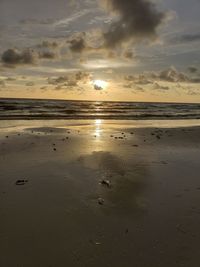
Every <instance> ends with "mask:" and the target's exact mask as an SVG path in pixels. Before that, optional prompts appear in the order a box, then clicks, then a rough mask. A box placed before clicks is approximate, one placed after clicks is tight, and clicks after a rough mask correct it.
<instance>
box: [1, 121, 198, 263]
mask: <svg viewBox="0 0 200 267" xmlns="http://www.w3.org/2000/svg"><path fill="white" fill-rule="evenodd" d="M177 125H179V126H180V127H178V128H173V127H171V126H170V125H167V123H164V122H162V123H158V124H157V125H156V127H155V125H153V124H152V123H148V122H146V124H144V125H142V126H141V125H140V126H139V124H138V122H137V125H135V124H134V123H133V122H129V123H127V124H126V123H124V124H122V123H108V122H107V123H104V122H102V121H100V120H97V121H95V122H93V123H91V122H90V123H85V122H83V123H80V122H79V123H76V122H72V123H70V124H69V123H66V122H62V123H61V122H39V121H34V122H33V121H28V122H23V121H13V122H12V121H10V122H6V121H1V122H0V126H1V131H0V218H1V220H0V266H1V267H66V266H67V267H72V266H73V267H79V266H80V267H90V266H94V267H100V266H101V267H132V266H134V267H179V266H180V267H181V266H186V267H199V266H200V257H199V248H200V241H199V240H200V227H199V225H200V206H199V203H200V164H199V159H200V127H199V126H198V127H197V126H196V127H191V126H190V127H189V125H190V124H189V123H188V124H187V122H186V123H185V124H183V123H182V127H181V124H177ZM136 126H137V127H136ZM173 126H176V122H173ZM183 126H184V127H183ZM186 126H188V127H186Z"/></svg>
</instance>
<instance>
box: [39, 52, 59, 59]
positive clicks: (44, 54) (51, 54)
mask: <svg viewBox="0 0 200 267" xmlns="http://www.w3.org/2000/svg"><path fill="white" fill-rule="evenodd" d="M38 56H39V58H41V59H42V58H43V59H55V58H57V54H56V53H55V52H53V51H40V52H38Z"/></svg>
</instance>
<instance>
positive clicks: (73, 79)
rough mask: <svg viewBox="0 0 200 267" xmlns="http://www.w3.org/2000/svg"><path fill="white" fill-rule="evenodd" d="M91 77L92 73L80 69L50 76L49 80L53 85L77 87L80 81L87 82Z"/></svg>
mask: <svg viewBox="0 0 200 267" xmlns="http://www.w3.org/2000/svg"><path fill="white" fill-rule="evenodd" d="M90 79H91V74H90V73H88V72H83V71H78V72H74V73H71V74H68V75H65V76H59V77H56V78H48V79H47V82H48V84H51V85H56V86H60V88H61V87H77V86H78V85H79V84H80V83H83V84H85V83H87V82H88V81H90Z"/></svg>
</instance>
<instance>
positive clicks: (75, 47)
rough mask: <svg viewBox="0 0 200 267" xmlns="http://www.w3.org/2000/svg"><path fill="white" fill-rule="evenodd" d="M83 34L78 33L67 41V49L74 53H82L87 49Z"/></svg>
mask: <svg viewBox="0 0 200 267" xmlns="http://www.w3.org/2000/svg"><path fill="white" fill-rule="evenodd" d="M85 35H86V34H85V33H80V34H79V35H78V36H74V37H73V38H72V39H71V40H69V41H68V43H69V49H70V50H71V51H72V52H74V53H82V52H83V51H84V50H86V48H87V44H86V40H85Z"/></svg>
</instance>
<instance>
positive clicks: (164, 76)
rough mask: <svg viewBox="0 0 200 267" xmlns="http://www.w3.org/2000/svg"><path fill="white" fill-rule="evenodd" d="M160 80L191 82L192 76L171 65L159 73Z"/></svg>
mask: <svg viewBox="0 0 200 267" xmlns="http://www.w3.org/2000/svg"><path fill="white" fill-rule="evenodd" d="M159 78H160V80H164V81H167V82H189V81H190V78H189V77H188V76H187V75H186V74H184V73H182V72H179V71H177V70H176V69H175V68H174V67H170V68H169V69H167V70H164V71H162V72H161V73H160V75H159Z"/></svg>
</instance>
